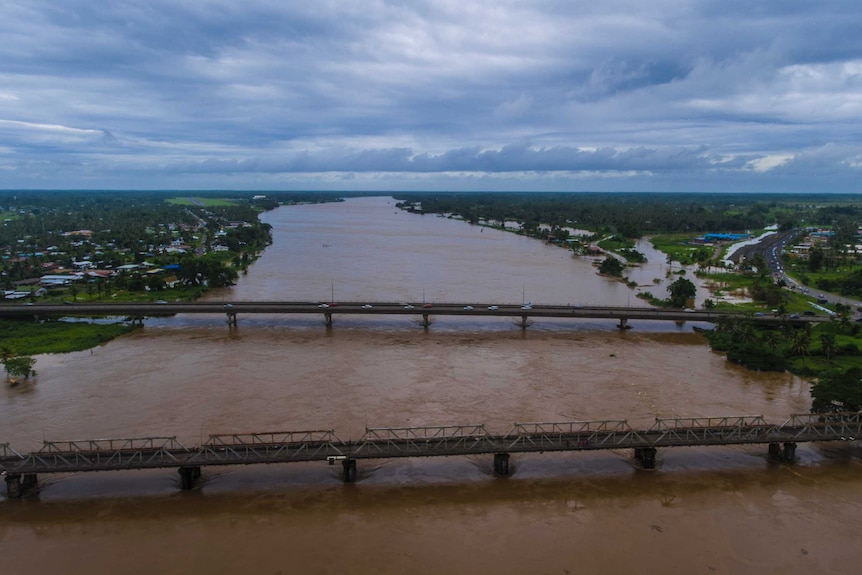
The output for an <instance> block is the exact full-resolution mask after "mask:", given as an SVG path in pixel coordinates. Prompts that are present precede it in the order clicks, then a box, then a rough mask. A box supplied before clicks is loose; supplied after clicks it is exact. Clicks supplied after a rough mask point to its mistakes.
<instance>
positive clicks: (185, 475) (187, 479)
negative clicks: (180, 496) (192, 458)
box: [178, 466, 201, 491]
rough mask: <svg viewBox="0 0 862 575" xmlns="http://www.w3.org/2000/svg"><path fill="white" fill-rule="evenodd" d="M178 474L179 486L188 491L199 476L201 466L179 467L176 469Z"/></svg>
mask: <svg viewBox="0 0 862 575" xmlns="http://www.w3.org/2000/svg"><path fill="white" fill-rule="evenodd" d="M178 473H179V474H180V488H181V489H182V490H183V491H188V490H190V489H192V488H193V487H194V486H195V481H197V480H198V479H199V478H200V476H201V468H200V467H197V466H195V467H180V468H179V470H178Z"/></svg>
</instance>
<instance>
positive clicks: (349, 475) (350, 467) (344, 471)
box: [341, 459, 356, 483]
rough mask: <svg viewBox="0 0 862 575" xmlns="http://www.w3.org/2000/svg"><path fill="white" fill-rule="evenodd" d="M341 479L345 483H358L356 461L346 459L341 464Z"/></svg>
mask: <svg viewBox="0 0 862 575" xmlns="http://www.w3.org/2000/svg"><path fill="white" fill-rule="evenodd" d="M341 479H342V480H343V481H344V482H345V483H355V482H356V460H355V459H345V460H343V461H342V462H341Z"/></svg>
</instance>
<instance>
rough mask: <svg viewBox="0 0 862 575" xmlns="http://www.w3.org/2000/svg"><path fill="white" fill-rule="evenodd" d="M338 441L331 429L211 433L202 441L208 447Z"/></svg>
mask: <svg viewBox="0 0 862 575" xmlns="http://www.w3.org/2000/svg"><path fill="white" fill-rule="evenodd" d="M332 441H338V438H337V437H336V436H335V431H334V430H332V429H315V430H304V431H266V432H257V433H225V434H213V435H210V436H209V439H207V441H206V442H205V443H204V445H205V446H208V447H216V446H218V447H235V446H271V445H297V444H306V443H309V442H311V443H322V442H332Z"/></svg>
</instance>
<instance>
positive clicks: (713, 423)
mask: <svg viewBox="0 0 862 575" xmlns="http://www.w3.org/2000/svg"><path fill="white" fill-rule="evenodd" d="M769 425H770V424H768V423H767V422H766V420H765V419H763V416H762V415H732V416H722V417H656V418H655V424H654V425H653V426H652V427H651V428H650V430H651V431H666V430H667V431H670V430H682V429H685V430H689V429H719V428H737V429H742V428H746V427H764V426H769Z"/></svg>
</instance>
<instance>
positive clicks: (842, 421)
mask: <svg viewBox="0 0 862 575" xmlns="http://www.w3.org/2000/svg"><path fill="white" fill-rule="evenodd" d="M859 437H862V412H850V413H825V414H796V415H791V416H790V418H789V419H787V420H786V421H784V422H783V423H780V424H774V423H769V422H767V421H765V420H764V418H763V416H759V415H755V416H725V417H691V418H656V420H655V423H654V424H653V425H652V426H651V427H649V428H647V429H634V428H632V427H630V426H629V425H628V423H627V422H626V420H599V421H564V422H554V423H548V422H545V423H516V424H514V427H513V428H512V429H511V430H510V431H509V432H507V433H504V434H494V433H490V432H488V431H487V430H486V428H485V426H484V425H482V424H476V425H450V426H436V427H386V428H368V429H366V431H365V434H364V435H363V436H362V437H360V438H359V439H356V440H347V441H342V440H341V439H339V438H338V437H337V436H336V434H335V432H334V431H332V430H313V431H279V432H264V433H247V434H217V435H210V436H209V439H208V440H207V441H205V442H204V443H203V444H202V445H199V446H194V447H190V448H187V447H185V446H183V445H181V444H180V443H179V442H178V441H177V439H176V437H174V436H171V437H140V438H123V439H87V440H77V441H45V442H43V447H42V448H41V449H40V450H39V451H35V452H32V453H27V454H20V453H19V452H17V451H15V450H14V449H13V448H12V447H11V446H10V445H9V444H8V443H0V473H2V475H3V477H4V478H5V482H6V489H7V494H8V496H9V497H10V498H18V497H21V496H22V495H23V494H25V493H26V492H27V491H28V490H32V489H35V488H36V487H37V485H38V480H37V476H38V475H39V474H45V473H81V472H88V471H118V470H131V469H153V468H176V469H178V471H179V475H180V487H181V488H182V489H191V488H192V487H194V484H195V482H196V481H197V480H198V478H200V477H201V469H202V468H203V467H212V466H230V465H251V464H262V463H291V462H314V461H318V462H327V463H329V464H330V465H335V464H340V465H341V468H342V469H341V475H342V479H343V481H345V482H347V483H352V482H354V481H356V479H357V461H358V460H368V459H390V458H399V457H442V456H464V455H471V456H475V455H493V458H494V473H495V474H496V475H498V476H507V475H509V474H510V472H511V469H510V466H509V457H510V454H512V453H545V452H558V451H596V450H608V449H613V450H620V449H630V450H632V453H633V458H634V460H635V464H636V465H637V466H638V467H640V468H643V469H654V468H655V467H656V453H657V450H658V449H660V448H670V447H708V446H716V445H745V444H765V445H768V454H769V456H770V457H772V458H774V459H777V460H779V461H783V462H786V463H790V462H793V461H794V459H795V454H796V447H797V444H798V443H801V442H827V441H855V440H856V438H859Z"/></svg>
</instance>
